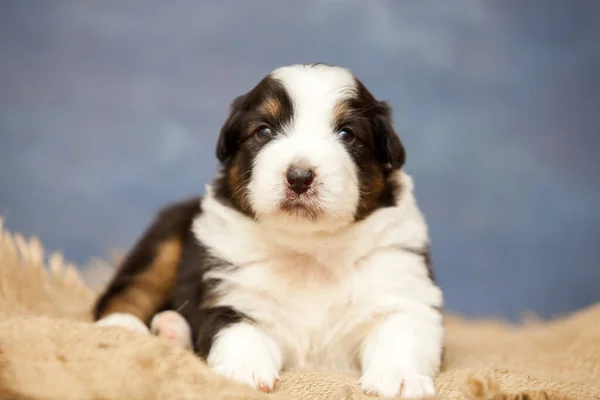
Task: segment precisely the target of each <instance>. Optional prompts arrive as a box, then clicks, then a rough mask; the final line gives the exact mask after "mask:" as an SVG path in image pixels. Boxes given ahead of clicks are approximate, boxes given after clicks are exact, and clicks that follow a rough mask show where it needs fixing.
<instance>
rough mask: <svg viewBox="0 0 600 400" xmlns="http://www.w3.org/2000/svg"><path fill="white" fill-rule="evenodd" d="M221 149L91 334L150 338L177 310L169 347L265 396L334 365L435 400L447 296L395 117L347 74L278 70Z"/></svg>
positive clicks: (101, 306)
mask: <svg viewBox="0 0 600 400" xmlns="http://www.w3.org/2000/svg"><path fill="white" fill-rule="evenodd" d="M216 153H217V157H218V159H219V161H220V163H221V170H220V173H219V175H218V176H217V177H216V179H215V180H214V181H213V182H212V184H211V185H208V186H207V187H206V190H205V194H204V196H202V197H201V198H200V197H199V198H193V199H190V200H187V201H182V202H179V203H176V204H172V205H170V206H168V207H166V208H164V209H163V210H162V211H161V212H160V213H159V214H158V216H157V217H156V219H155V220H154V222H153V223H152V224H151V225H150V226H149V227H148V228H147V230H146V231H145V233H144V234H143V235H142V236H141V238H140V239H139V241H138V242H137V244H136V245H135V246H134V247H133V249H132V250H131V251H130V252H129V254H128V255H127V256H126V258H125V259H124V261H123V263H122V265H121V266H120V268H119V270H118V272H117V274H116V275H115V277H114V278H113V280H112V282H111V283H110V284H109V286H108V287H107V289H106V291H105V292H104V293H103V294H102V295H101V296H100V297H99V299H98V302H97V304H96V306H95V310H94V311H95V318H96V320H97V321H98V324H100V325H118V326H122V327H125V328H129V329H133V330H137V331H140V332H148V328H147V326H148V325H150V324H151V323H152V325H153V330H154V331H156V329H154V328H155V326H156V325H157V318H158V317H159V316H164V315H165V314H160V312H162V311H165V310H176V311H178V313H179V314H176V313H174V312H172V311H168V312H169V313H170V314H169V315H167V316H168V317H169V318H170V320H171V321H174V325H172V326H176V327H178V329H179V328H180V329H179V331H177V329H172V331H171V332H170V333H171V335H172V336H173V337H179V338H183V341H184V342H186V340H187V341H188V345H189V346H190V347H192V348H193V349H194V351H195V352H196V353H197V354H198V355H199V356H200V357H202V358H203V359H204V360H206V362H207V364H208V365H209V366H210V367H211V368H212V369H213V370H214V371H216V372H218V373H220V374H223V375H225V376H227V377H230V378H232V379H235V380H237V381H240V382H243V383H246V384H248V385H250V386H252V387H256V388H258V389H260V390H264V391H269V390H271V389H272V388H273V385H274V383H275V382H276V380H277V379H278V377H279V373H280V372H281V371H282V370H283V369H286V370H290V369H303V368H326V369H332V370H338V371H356V372H359V373H360V374H361V376H362V377H361V378H360V384H361V385H362V388H363V390H364V391H365V392H367V393H371V394H377V395H381V396H385V397H393V396H396V395H401V396H403V397H410V398H423V397H429V396H433V395H434V385H433V378H434V377H435V376H436V374H437V373H438V371H439V369H440V364H441V357H442V349H443V341H444V329H443V317H442V313H441V308H442V302H443V296H442V292H441V290H440V289H439V288H438V286H437V285H436V283H435V279H434V275H433V271H432V267H431V262H430V255H429V238H428V229H427V225H426V221H425V219H424V217H423V215H422V214H421V212H420V211H419V208H418V206H417V203H416V200H415V197H414V194H413V182H412V180H411V178H410V177H409V176H408V175H407V174H406V173H404V172H403V170H402V167H403V165H404V163H405V149H404V147H403V145H402V143H401V141H400V139H399V138H398V136H397V135H396V133H395V132H394V128H393V126H392V119H391V110H390V107H389V106H388V105H387V104H386V103H385V102H384V101H378V100H376V99H375V98H374V97H373V95H372V94H371V93H370V92H369V90H367V88H366V87H365V86H364V85H363V83H361V81H360V80H359V79H357V78H356V77H355V76H354V75H353V74H352V73H351V72H350V71H348V70H347V69H345V68H341V67H337V66H331V65H325V64H302V65H291V66H286V67H282V68H278V69H276V70H274V71H273V72H271V73H270V74H269V75H268V76H266V77H265V78H264V79H262V80H261V81H260V82H259V83H258V84H257V85H256V86H255V87H254V88H253V89H252V90H250V91H249V92H248V93H246V94H244V95H242V96H240V97H238V98H236V99H235V100H234V101H233V103H232V105H231V113H230V115H229V117H228V119H227V121H226V122H225V124H224V125H223V127H222V130H221V133H220V136H219V138H218V142H217V148H216ZM157 313H158V315H156V314H157ZM178 315H179V317H178ZM177 318H180V319H181V321H177ZM182 318H183V319H185V321H184V320H183V319H182ZM182 321H183V322H182ZM159 322H160V321H159ZM167 325H168V324H167ZM186 329H189V330H186ZM178 335H179V336H178Z"/></svg>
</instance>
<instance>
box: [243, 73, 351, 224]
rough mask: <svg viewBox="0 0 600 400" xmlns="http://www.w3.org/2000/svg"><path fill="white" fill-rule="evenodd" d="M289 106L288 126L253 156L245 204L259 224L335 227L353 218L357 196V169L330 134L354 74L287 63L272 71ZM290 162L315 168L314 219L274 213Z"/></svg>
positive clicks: (284, 184) (334, 135) (282, 194)
mask: <svg viewBox="0 0 600 400" xmlns="http://www.w3.org/2000/svg"><path fill="white" fill-rule="evenodd" d="M271 77H272V78H274V79H276V80H278V81H280V82H281V83H282V84H283V85H284V87H285V89H286V91H287V93H288V95H289V96H290V98H291V100H292V104H293V110H294V111H293V117H292V120H291V121H290V122H289V124H288V125H287V126H285V127H283V128H282V131H281V132H277V133H278V136H277V138H276V139H275V140H272V141H271V142H270V143H269V144H267V145H266V146H265V147H264V148H263V149H261V151H260V153H259V154H258V156H257V157H256V158H255V160H254V168H253V174H252V178H251V180H250V182H249V184H248V190H249V196H248V197H249V199H248V200H249V203H250V205H251V206H252V208H253V210H254V212H255V213H256V215H257V217H258V218H259V219H260V220H261V222H262V223H263V224H271V225H276V226H277V227H279V228H283V227H289V226H290V225H293V229H294V230H296V231H298V230H299V229H310V230H320V229H328V230H331V229H336V228H337V227H339V226H341V225H346V224H348V223H350V222H351V221H352V218H353V216H354V213H355V210H356V206H357V203H358V200H359V194H360V193H359V189H358V171H356V167H355V165H354V163H353V161H352V159H351V157H350V155H349V154H348V152H347V151H346V149H345V148H344V145H343V144H342V143H341V142H340V141H339V140H338V139H337V136H336V132H334V129H335V126H334V122H335V121H334V108H335V106H336V104H338V103H339V102H341V101H342V100H344V99H345V98H347V97H349V96H351V95H352V93H353V92H354V90H355V89H356V88H355V80H354V77H353V75H352V74H351V73H350V72H349V71H348V70H346V69H344V68H340V67H329V66H312V67H309V66H301V65H300V66H298V65H294V66H287V67H282V68H279V69H277V70H275V71H273V72H272V73H271ZM294 163H303V164H305V165H307V166H309V167H311V168H313V169H314V172H315V175H316V177H315V180H314V183H313V184H312V188H313V190H314V191H315V196H314V198H313V199H314V201H313V203H314V204H315V205H316V206H317V207H318V208H319V209H321V210H322V211H323V216H322V218H320V219H319V221H318V223H314V222H312V221H307V220H304V219H301V218H294V217H291V216H289V215H284V214H283V213H281V212H278V203H279V202H280V201H281V199H282V198H283V197H284V191H285V189H286V185H287V184H286V181H285V171H286V170H287V168H288V167H289V166H290V165H292V164H294Z"/></svg>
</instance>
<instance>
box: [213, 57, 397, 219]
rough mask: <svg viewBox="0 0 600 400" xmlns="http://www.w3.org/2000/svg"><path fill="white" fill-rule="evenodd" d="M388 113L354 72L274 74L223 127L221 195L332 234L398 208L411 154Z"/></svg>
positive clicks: (299, 69)
mask: <svg viewBox="0 0 600 400" xmlns="http://www.w3.org/2000/svg"><path fill="white" fill-rule="evenodd" d="M390 114H391V111H390V108H389V107H388V105H387V104H386V103H385V102H383V101H378V100H376V99H375V98H374V97H373V95H372V94H371V93H370V92H369V91H368V90H367V88H366V87H365V86H364V85H363V84H362V83H361V82H360V81H359V80H358V79H357V78H356V77H354V76H353V75H352V73H351V72H349V71H348V70H346V69H344V68H341V67H335V66H329V65H324V64H309V65H292V66H287V67H282V68H279V69H276V70H275V71H273V72H272V73H270V74H269V75H268V76H266V77H265V78H264V79H263V80H262V81H261V82H260V83H258V85H257V86H255V87H254V88H253V89H252V90H251V91H250V92H248V93H246V94H245V95H242V96H240V97H238V98H236V99H235V100H234V101H233V103H232V105H231V115H230V116H229V118H228V119H227V121H226V122H225V124H224V125H223V128H222V130H221V134H220V137H219V140H218V144H217V157H218V158H219V160H220V161H221V163H222V165H223V170H224V171H223V176H222V178H221V180H220V183H219V184H218V186H219V188H218V190H219V191H220V192H221V194H222V195H224V197H226V198H227V199H228V200H230V201H232V202H233V204H234V205H235V206H236V207H237V208H238V209H240V210H241V211H242V212H244V213H246V214H248V215H251V216H253V217H254V218H256V219H258V220H260V221H263V222H266V223H274V224H279V225H283V226H285V225H290V224H291V225H290V227H291V228H292V229H301V228H302V227H306V228H307V229H329V228H331V229H335V228H336V227H340V226H343V225H347V224H349V223H352V222H353V221H357V220H360V219H362V218H364V217H366V216H367V215H369V214H370V213H371V212H373V211H374V210H376V209H377V208H380V207H384V206H387V205H391V204H392V203H393V196H394V189H395V188H394V182H393V180H392V179H389V177H390V173H391V172H392V171H394V170H396V169H399V168H401V167H402V165H403V164H404V161H405V152H404V148H403V146H402V144H401V142H400V140H399V138H398V136H397V135H396V133H395V132H394V129H393V127H392V120H391V115H390Z"/></svg>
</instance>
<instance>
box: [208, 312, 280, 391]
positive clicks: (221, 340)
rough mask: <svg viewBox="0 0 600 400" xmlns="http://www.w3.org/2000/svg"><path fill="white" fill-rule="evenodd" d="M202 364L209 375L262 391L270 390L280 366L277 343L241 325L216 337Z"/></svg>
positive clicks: (243, 323) (245, 325)
mask: <svg viewBox="0 0 600 400" xmlns="http://www.w3.org/2000/svg"><path fill="white" fill-rule="evenodd" d="M206 362H207V364H208V366H209V367H211V368H212V370H213V371H215V372H217V373H219V374H221V375H224V376H226V377H228V378H232V379H235V380H237V381H239V382H242V383H245V384H247V385H249V386H251V387H254V388H257V389H260V390H263V391H271V390H272V389H273V385H274V384H275V381H276V380H277V379H279V371H280V370H281V366H282V358H281V350H280V349H279V346H278V345H277V343H276V342H275V341H274V340H273V339H272V338H270V337H268V336H267V335H265V334H264V333H263V332H261V331H260V330H259V329H257V328H256V327H254V326H253V325H250V324H248V323H245V322H242V323H238V324H235V325H232V326H230V327H228V328H225V329H223V330H222V331H221V332H219V333H218V334H217V336H216V337H215V339H214V343H213V345H212V347H211V350H210V354H209V355H208V358H207V359H206Z"/></svg>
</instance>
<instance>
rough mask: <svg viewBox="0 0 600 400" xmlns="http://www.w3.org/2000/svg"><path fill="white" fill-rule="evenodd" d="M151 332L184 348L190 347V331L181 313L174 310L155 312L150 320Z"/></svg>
mask: <svg viewBox="0 0 600 400" xmlns="http://www.w3.org/2000/svg"><path fill="white" fill-rule="evenodd" d="M150 331H151V332H152V334H154V335H156V336H159V337H163V338H165V339H167V340H169V341H170V342H171V343H173V344H175V345H176V346H179V347H183V348H184V349H191V348H192V331H191V329H190V325H189V324H188V323H187V321H186V320H185V318H183V316H182V315H181V314H179V313H178V312H175V311H170V310H169V311H163V312H161V313H158V314H156V315H155V316H154V317H153V318H152V322H150Z"/></svg>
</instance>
